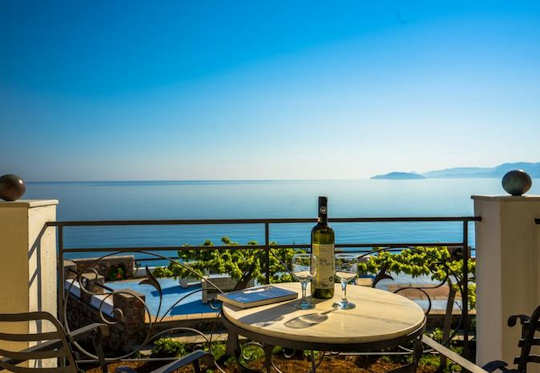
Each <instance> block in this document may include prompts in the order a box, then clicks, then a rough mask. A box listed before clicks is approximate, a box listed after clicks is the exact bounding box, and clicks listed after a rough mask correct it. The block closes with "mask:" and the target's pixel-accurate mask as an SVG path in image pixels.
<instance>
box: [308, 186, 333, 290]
mask: <svg viewBox="0 0 540 373" xmlns="http://www.w3.org/2000/svg"><path fill="white" fill-rule="evenodd" d="M334 243H335V239H334V230H333V229H332V228H330V227H329V226H328V199H327V198H326V197H319V220H318V223H317V225H315V226H314V227H313V229H312V230H311V255H312V256H315V257H316V258H317V260H316V261H314V263H316V266H317V270H316V271H315V277H313V279H312V280H311V296H312V297H314V298H322V299H330V298H332V297H333V296H334V275H335V265H334V251H335V250H334Z"/></svg>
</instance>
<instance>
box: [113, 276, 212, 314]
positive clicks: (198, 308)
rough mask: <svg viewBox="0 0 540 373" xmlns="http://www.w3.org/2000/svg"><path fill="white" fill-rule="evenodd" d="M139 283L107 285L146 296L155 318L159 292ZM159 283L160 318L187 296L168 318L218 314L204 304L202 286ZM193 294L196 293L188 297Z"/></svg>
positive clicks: (161, 280) (116, 282) (170, 282)
mask: <svg viewBox="0 0 540 373" xmlns="http://www.w3.org/2000/svg"><path fill="white" fill-rule="evenodd" d="M139 281H140V280H134V281H115V282H107V284H106V285H107V286H108V287H110V288H112V289H114V290H120V289H130V290H135V291H137V292H139V293H141V294H143V295H144V296H145V301H146V306H147V307H148V309H149V311H150V314H152V315H153V316H155V315H156V314H157V312H158V307H159V292H158V291H157V290H156V288H154V287H153V286H151V285H146V284H139ZM158 281H159V284H160V285H161V290H162V293H163V298H162V304H161V310H160V311H159V315H158V316H160V317H161V316H164V315H165V313H166V312H167V311H168V310H169V308H171V306H173V304H174V303H175V302H177V301H178V300H179V299H180V298H182V297H184V296H186V298H185V299H183V300H182V301H181V302H180V303H178V304H176V305H175V306H174V307H172V309H171V310H170V312H168V313H167V316H178V315H190V314H196V313H208V312H216V310H214V309H212V308H211V307H210V306H208V305H206V304H204V303H203V302H202V291H201V285H200V284H198V285H193V286H189V287H187V288H183V287H182V286H180V285H179V284H178V280H175V279H172V278H160V279H158ZM197 290H199V291H197ZM192 292H195V293H194V294H191V295H188V294H189V293H192Z"/></svg>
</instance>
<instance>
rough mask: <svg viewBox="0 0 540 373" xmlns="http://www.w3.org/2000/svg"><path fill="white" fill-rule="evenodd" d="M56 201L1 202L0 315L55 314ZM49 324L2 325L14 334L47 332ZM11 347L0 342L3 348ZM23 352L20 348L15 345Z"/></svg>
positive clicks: (5, 329) (0, 326)
mask: <svg viewBox="0 0 540 373" xmlns="http://www.w3.org/2000/svg"><path fill="white" fill-rule="evenodd" d="M57 204H58V201H56V200H47V201H42V200H39V201H38V200H20V201H14V202H4V201H0V253H1V254H0V313H18V312H28V311H47V312H50V313H52V314H53V315H55V316H57V314H56V313H57V312H56V307H57V304H56V298H57V297H56V291H57V289H56V234H55V231H56V230H55V228H54V227H49V228H45V223H47V222H49V221H55V220H56V205H57ZM48 324H49V323H48V322H47V323H44V324H43V325H36V323H28V324H23V323H16V325H13V324H11V326H10V327H9V329H8V326H7V325H1V324H0V329H1V330H2V331H5V332H12V333H35V332H38V331H48V330H50V329H51V328H50V327H51V325H48ZM9 346H12V345H11V344H7V343H3V342H0V348H8V349H9ZM15 346H17V349H20V344H16V345H14V346H12V347H15Z"/></svg>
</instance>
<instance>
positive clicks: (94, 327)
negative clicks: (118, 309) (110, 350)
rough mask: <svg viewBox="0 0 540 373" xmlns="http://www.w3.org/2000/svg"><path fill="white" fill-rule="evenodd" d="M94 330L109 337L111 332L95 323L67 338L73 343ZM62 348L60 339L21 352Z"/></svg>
mask: <svg viewBox="0 0 540 373" xmlns="http://www.w3.org/2000/svg"><path fill="white" fill-rule="evenodd" d="M94 330H99V331H100V332H101V333H104V334H103V335H108V332H109V329H108V327H107V325H106V324H100V323H94V324H90V325H86V326H84V327H82V328H79V329H76V330H73V331H72V332H71V333H69V334H67V335H66V337H67V338H68V341H73V340H75V339H77V338H80V337H82V336H84V335H86V334H88V333H91V332H92V331H94ZM60 346H62V341H61V340H60V339H54V340H50V341H46V342H43V343H40V344H37V345H35V346H32V347H29V348H27V349H24V350H21V351H20V352H36V351H43V350H51V349H55V348H58V347H60ZM0 361H2V362H5V363H8V364H20V363H22V362H24V361H25V360H15V359H8V358H2V359H0Z"/></svg>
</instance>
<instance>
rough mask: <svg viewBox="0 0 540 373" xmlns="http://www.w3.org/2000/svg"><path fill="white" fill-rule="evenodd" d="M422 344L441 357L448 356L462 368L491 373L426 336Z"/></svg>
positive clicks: (423, 337) (475, 372)
mask: <svg viewBox="0 0 540 373" xmlns="http://www.w3.org/2000/svg"><path fill="white" fill-rule="evenodd" d="M422 342H423V343H425V344H427V345H428V346H429V347H431V348H432V349H434V350H435V351H437V352H438V353H440V354H441V355H444V356H446V357H447V358H448V359H450V360H452V361H453V362H454V363H456V364H458V365H460V366H462V367H463V368H465V369H466V370H468V371H469V372H472V373H489V372H488V371H487V370H485V369H483V368H481V367H479V366H478V365H476V364H474V363H473V362H471V361H469V360H467V359H465V358H464V357H462V356H461V355H459V354H457V353H455V352H454V351H452V350H450V349H448V348H446V347H444V346H443V345H442V344H440V343H438V342H436V341H434V340H433V339H431V338H429V337H428V336H426V335H423V336H422Z"/></svg>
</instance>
